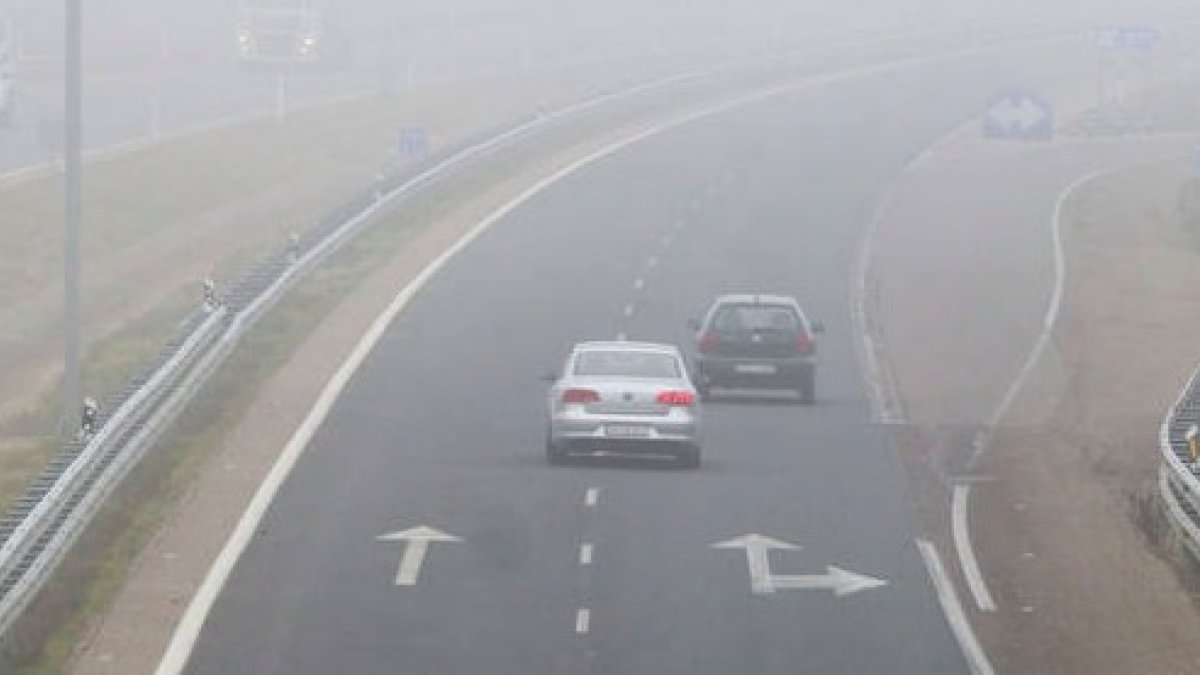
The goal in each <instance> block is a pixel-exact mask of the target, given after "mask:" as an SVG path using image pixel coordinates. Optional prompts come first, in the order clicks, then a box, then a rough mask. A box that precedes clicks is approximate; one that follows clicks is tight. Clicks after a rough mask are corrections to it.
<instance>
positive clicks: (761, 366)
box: [733, 363, 779, 375]
mask: <svg viewBox="0 0 1200 675" xmlns="http://www.w3.org/2000/svg"><path fill="white" fill-rule="evenodd" d="M733 369H734V370H736V371H737V372H739V373H742V374H744V375H774V374H775V373H777V372H779V369H778V368H776V367H775V366H774V365H772V364H770V363H739V364H737V365H736V366H734V367H733Z"/></svg>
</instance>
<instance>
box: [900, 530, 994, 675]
mask: <svg viewBox="0 0 1200 675" xmlns="http://www.w3.org/2000/svg"><path fill="white" fill-rule="evenodd" d="M916 542H917V550H919V551H920V552H921V558H922V559H923V560H924V561H925V569H926V570H927V571H928V572H929V579H930V581H932V582H933V590H934V592H935V593H936V594H937V598H938V602H939V603H940V604H941V605H942V613H943V614H945V615H946V620H947V621H948V622H949V623H950V632H952V633H953V634H954V639H955V640H956V641H957V642H958V647H959V649H961V650H962V653H963V656H964V657H965V658H966V659H967V666H968V667H969V668H970V669H971V673H972V675H994V673H995V671H994V670H992V664H991V662H989V661H988V658H987V654H986V653H984V651H983V646H982V645H980V644H979V639H978V638H977V637H975V631H974V630H972V629H971V622H970V621H968V620H967V613H966V612H965V611H963V607H962V603H960V602H959V601H958V594H957V593H956V592H955V591H954V583H953V582H951V581H950V576H949V575H948V574H946V568H945V567H944V566H943V565H942V559H941V557H940V556H938V552H937V547H936V546H934V545H933V543H932V542H929V541H926V540H924V539H917V540H916Z"/></svg>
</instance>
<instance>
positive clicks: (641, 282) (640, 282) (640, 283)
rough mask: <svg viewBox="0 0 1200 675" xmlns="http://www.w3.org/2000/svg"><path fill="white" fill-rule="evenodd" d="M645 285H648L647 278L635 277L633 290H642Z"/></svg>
mask: <svg viewBox="0 0 1200 675" xmlns="http://www.w3.org/2000/svg"><path fill="white" fill-rule="evenodd" d="M645 287H646V280H645V279H640V278H639V279H634V281H633V290H635V291H640V290H642V289H643V288H645Z"/></svg>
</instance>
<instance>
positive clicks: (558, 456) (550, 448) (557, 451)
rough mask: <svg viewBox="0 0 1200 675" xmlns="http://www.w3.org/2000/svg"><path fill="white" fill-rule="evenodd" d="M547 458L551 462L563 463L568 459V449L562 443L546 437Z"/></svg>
mask: <svg viewBox="0 0 1200 675" xmlns="http://www.w3.org/2000/svg"><path fill="white" fill-rule="evenodd" d="M546 460H547V461H548V462H550V463H551V464H562V463H564V462H566V461H567V451H566V450H565V449H564V448H563V447H562V445H560V444H558V443H555V442H554V441H552V440H550V437H549V436H547V437H546Z"/></svg>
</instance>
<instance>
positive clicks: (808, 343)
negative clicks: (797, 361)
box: [796, 333, 814, 354]
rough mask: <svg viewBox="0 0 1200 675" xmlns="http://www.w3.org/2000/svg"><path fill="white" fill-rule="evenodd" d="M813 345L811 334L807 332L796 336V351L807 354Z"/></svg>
mask: <svg viewBox="0 0 1200 675" xmlns="http://www.w3.org/2000/svg"><path fill="white" fill-rule="evenodd" d="M813 346H814V345H813V339H812V336H811V335H809V334H808V333H801V334H800V336H799V337H797V338H796V351H798V352H800V353H801V354H808V353H809V352H811V351H812V350H813Z"/></svg>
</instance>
